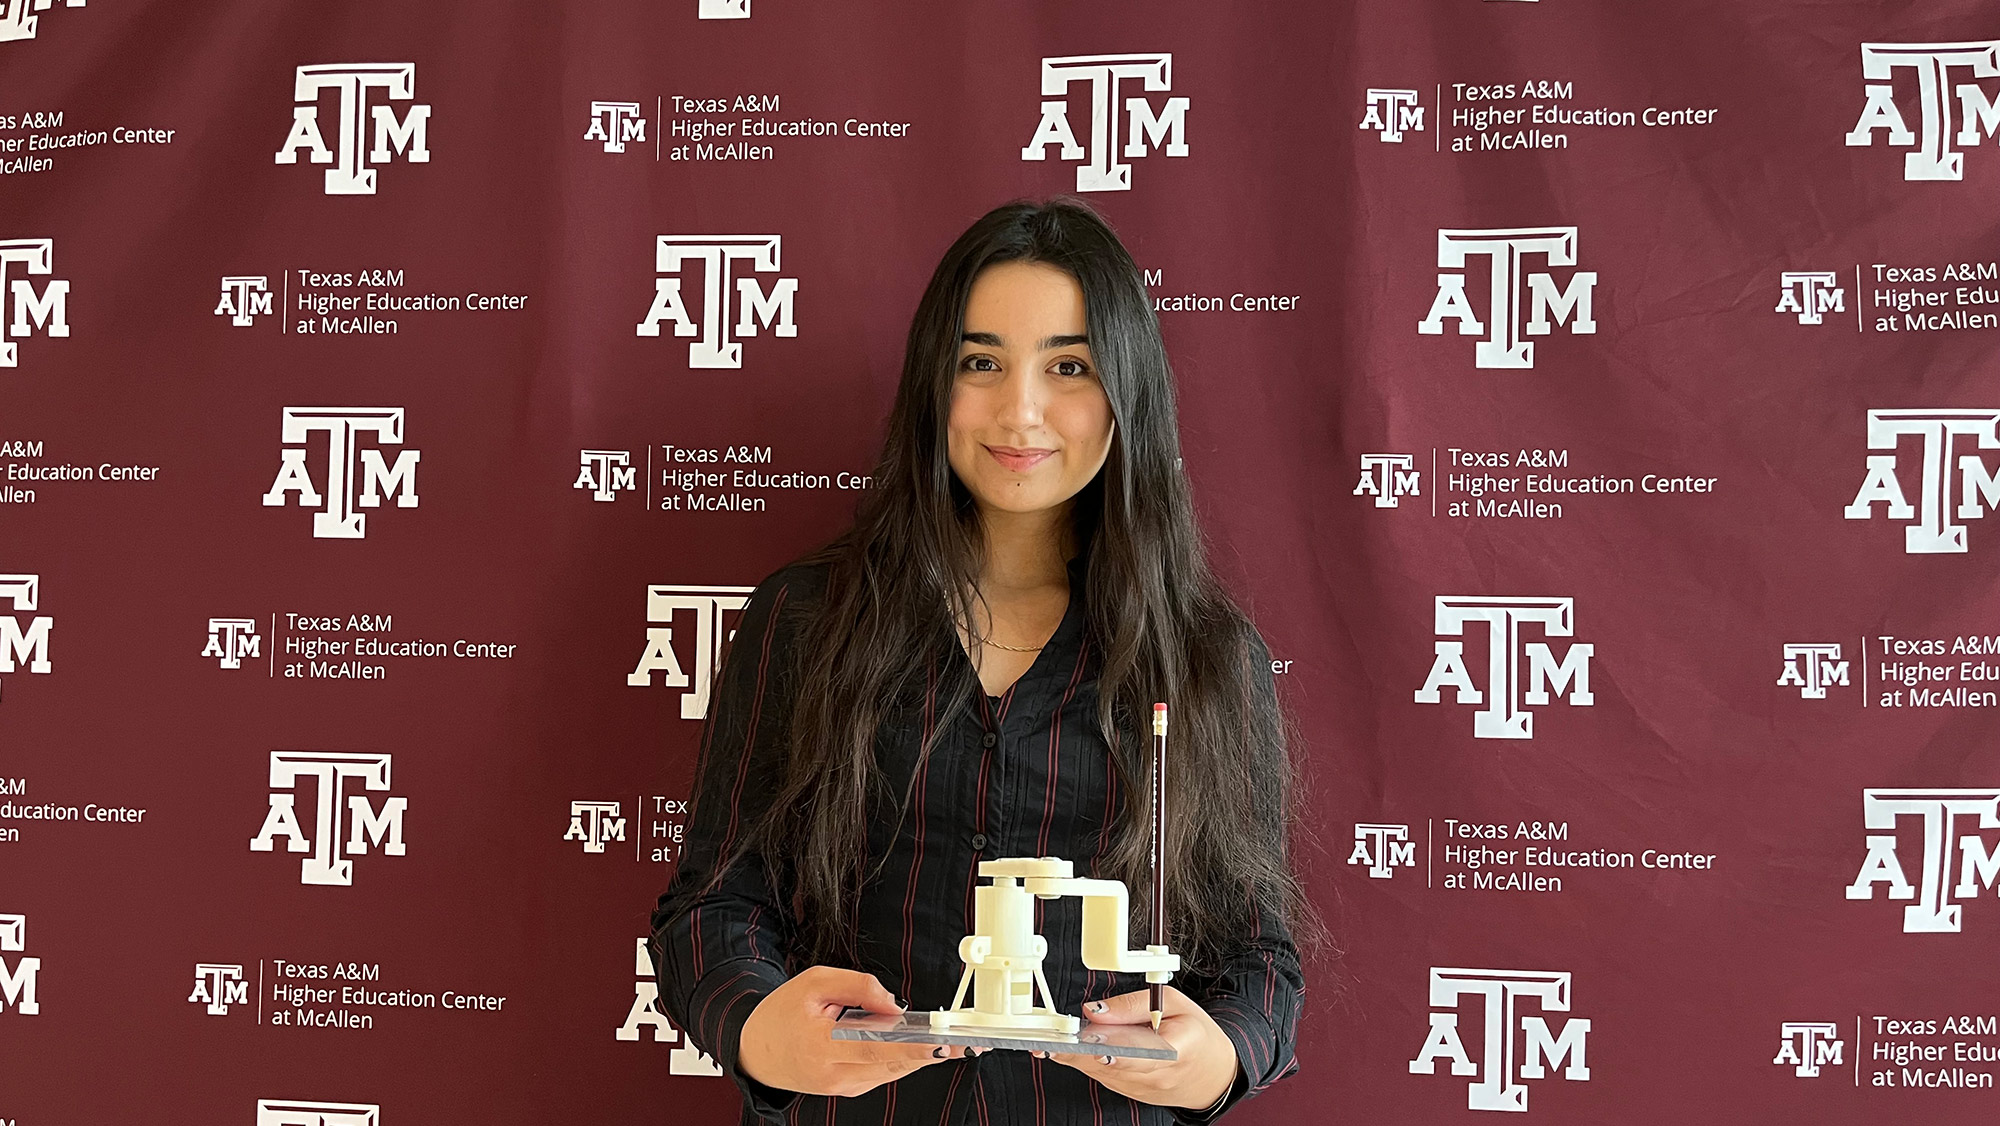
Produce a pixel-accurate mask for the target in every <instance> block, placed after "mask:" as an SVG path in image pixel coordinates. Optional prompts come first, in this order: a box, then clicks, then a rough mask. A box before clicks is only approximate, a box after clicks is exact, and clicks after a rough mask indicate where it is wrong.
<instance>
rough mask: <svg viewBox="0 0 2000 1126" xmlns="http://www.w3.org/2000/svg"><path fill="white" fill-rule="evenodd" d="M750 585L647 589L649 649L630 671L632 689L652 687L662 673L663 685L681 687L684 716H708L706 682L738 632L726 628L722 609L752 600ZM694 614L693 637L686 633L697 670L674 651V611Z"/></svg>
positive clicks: (731, 609) (628, 679)
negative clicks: (685, 664)
mask: <svg viewBox="0 0 2000 1126" xmlns="http://www.w3.org/2000/svg"><path fill="white" fill-rule="evenodd" d="M754 589H755V588H754V587H747V586H649V587H647V588H646V620H647V621H649V622H651V623H653V624H652V625H649V626H647V627H646V648H645V651H644V652H642V653H640V654H639V663H638V665H637V666H635V667H634V668H633V669H632V671H631V672H630V673H629V674H627V675H626V677H625V683H626V684H628V685H631V686H632V687H634V688H650V687H651V686H652V684H653V674H654V673H656V672H658V673H661V674H663V676H662V679H661V681H660V683H661V685H662V686H664V687H667V688H680V689H683V690H684V691H683V692H682V693H681V718H682V719H703V718H705V717H706V716H707V715H708V686H709V682H710V681H711V680H713V679H714V677H715V672H716V669H718V668H719V667H721V664H722V647H723V645H724V644H725V643H727V642H728V640H729V639H730V638H732V637H734V636H736V630H735V627H733V626H730V627H724V625H723V622H722V616H723V615H724V614H730V613H737V612H740V611H741V610H742V609H743V607H745V606H747V605H749V604H750V592H751V591H752V590H754ZM684 611H692V612H693V613H694V630H693V631H692V632H693V636H692V637H687V636H685V635H683V638H682V644H683V645H685V646H687V648H686V649H685V650H684V651H685V652H688V653H689V654H691V655H692V656H693V658H694V675H693V676H691V677H690V676H689V675H688V674H687V673H686V672H684V671H683V670H682V668H681V661H680V657H679V656H678V655H676V653H675V651H674V627H673V622H674V615H675V614H677V613H681V612H684Z"/></svg>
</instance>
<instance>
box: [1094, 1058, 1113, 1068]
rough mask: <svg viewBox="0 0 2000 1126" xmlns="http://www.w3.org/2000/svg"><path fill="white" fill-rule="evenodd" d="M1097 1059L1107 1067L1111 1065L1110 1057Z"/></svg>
mask: <svg viewBox="0 0 2000 1126" xmlns="http://www.w3.org/2000/svg"><path fill="white" fill-rule="evenodd" d="M1097 1058H1098V1059H1100V1060H1102V1061H1103V1062H1104V1063H1105V1064H1106V1065H1107V1066H1109V1065H1110V1063H1111V1057H1110V1056H1099V1057H1097Z"/></svg>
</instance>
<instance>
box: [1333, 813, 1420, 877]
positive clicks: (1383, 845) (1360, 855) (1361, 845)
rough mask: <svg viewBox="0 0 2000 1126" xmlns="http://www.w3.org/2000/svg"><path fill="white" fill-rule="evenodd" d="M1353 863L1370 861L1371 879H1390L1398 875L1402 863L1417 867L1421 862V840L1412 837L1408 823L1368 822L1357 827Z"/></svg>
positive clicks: (1348, 856) (1352, 855)
mask: <svg viewBox="0 0 2000 1126" xmlns="http://www.w3.org/2000/svg"><path fill="white" fill-rule="evenodd" d="M1347 862H1348V863H1349V864H1366V865H1367V866H1368V876H1369V878H1370V879H1375V880H1386V879H1388V878H1389V877H1391V876H1394V875H1395V874H1396V868H1397V866H1398V865H1400V866H1402V867H1404V868H1413V867H1415V866H1416V863H1417V842H1415V841H1413V840H1411V839H1410V827H1409V826H1408V825H1367V824H1359V823H1357V824H1356V825H1355V826H1354V851H1353V852H1350V853H1348V854H1347Z"/></svg>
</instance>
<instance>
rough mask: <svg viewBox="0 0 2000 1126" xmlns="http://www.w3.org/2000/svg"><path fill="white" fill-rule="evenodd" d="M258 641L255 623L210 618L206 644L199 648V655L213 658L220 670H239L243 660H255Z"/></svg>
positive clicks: (239, 619)
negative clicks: (247, 658) (246, 658)
mask: <svg viewBox="0 0 2000 1126" xmlns="http://www.w3.org/2000/svg"><path fill="white" fill-rule="evenodd" d="M260 641H262V638H259V637H258V636H257V623H256V622H255V621H253V620H251V619H249V618H210V619H209V620H208V644H206V645H204V646H202V647H201V655H202V656H204V657H214V658H215V659H216V663H217V665H218V666H220V667H221V668H225V669H240V668H242V667H243V658H245V657H249V658H251V659H252V660H255V659H256V657H257V649H258V644H259V642H260Z"/></svg>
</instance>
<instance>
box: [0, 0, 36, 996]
mask: <svg viewBox="0 0 2000 1126" xmlns="http://www.w3.org/2000/svg"><path fill="white" fill-rule="evenodd" d="M17 2H18V0H17ZM27 948H28V917H27V916H26V915H0V1013H4V1012H6V1011H7V1006H9V1005H12V1006H14V1011H15V1012H17V1013H19V1014H21V1015H22V1016H24V1017H31V1016H36V1015H38V1014H39V1013H40V1012H41V1011H42V1006H41V1003H40V1002H39V1001H37V1000H36V999H35V979H36V977H37V976H38V975H39V974H40V973H41V972H42V960H41V959H40V958H16V959H14V960H13V962H11V963H10V962H8V960H7V958H6V955H8V954H19V953H21V952H22V951H24V950H26V949H27Z"/></svg>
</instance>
